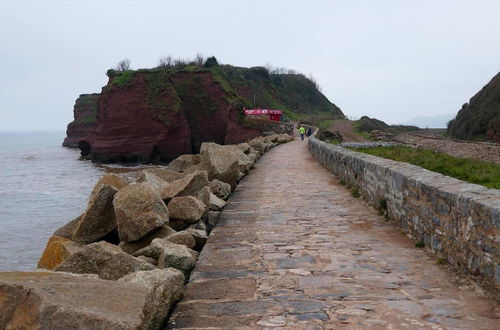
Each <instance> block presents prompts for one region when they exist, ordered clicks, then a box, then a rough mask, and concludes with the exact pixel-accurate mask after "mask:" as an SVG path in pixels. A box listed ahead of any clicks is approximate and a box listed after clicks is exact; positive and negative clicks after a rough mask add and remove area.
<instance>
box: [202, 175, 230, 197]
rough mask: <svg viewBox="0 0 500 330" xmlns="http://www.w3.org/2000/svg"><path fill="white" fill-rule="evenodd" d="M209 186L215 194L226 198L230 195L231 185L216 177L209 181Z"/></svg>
mask: <svg viewBox="0 0 500 330" xmlns="http://www.w3.org/2000/svg"><path fill="white" fill-rule="evenodd" d="M208 185H209V187H210V189H212V192H213V193H214V195H215V196H217V197H219V198H222V199H223V200H227V199H228V198H229V196H231V191H232V190H231V185H230V184H227V183H225V182H222V181H219V180H217V179H215V180H212V181H210V182H209V184H208Z"/></svg>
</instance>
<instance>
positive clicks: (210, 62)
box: [203, 56, 219, 68]
mask: <svg viewBox="0 0 500 330" xmlns="http://www.w3.org/2000/svg"><path fill="white" fill-rule="evenodd" d="M203 66H204V67H205V68H212V67H214V66H219V62H217V59H216V58H215V56H210V57H209V58H207V60H206V61H205V63H204V64H203Z"/></svg>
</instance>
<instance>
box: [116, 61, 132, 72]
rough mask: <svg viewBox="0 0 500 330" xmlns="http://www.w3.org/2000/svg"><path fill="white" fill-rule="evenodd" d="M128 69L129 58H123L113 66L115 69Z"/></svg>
mask: <svg viewBox="0 0 500 330" xmlns="http://www.w3.org/2000/svg"><path fill="white" fill-rule="evenodd" d="M128 70H130V60H129V59H128V58H124V59H123V60H121V61H120V62H118V64H117V65H116V67H115V71H128Z"/></svg>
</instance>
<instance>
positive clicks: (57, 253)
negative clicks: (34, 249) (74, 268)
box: [37, 236, 82, 270]
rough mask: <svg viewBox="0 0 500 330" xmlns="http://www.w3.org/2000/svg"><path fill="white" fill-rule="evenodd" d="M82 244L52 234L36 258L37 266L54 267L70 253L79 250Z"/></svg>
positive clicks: (50, 268)
mask: <svg viewBox="0 0 500 330" xmlns="http://www.w3.org/2000/svg"><path fill="white" fill-rule="evenodd" d="M81 248H82V245H81V244H80V243H76V242H73V241H72V240H70V239H68V238H66V237H60V236H52V237H50V238H49V240H48V241H47V246H46V247H45V250H44V251H43V253H42V256H41V257H40V260H38V265H37V267H38V268H43V269H49V270H52V269H54V268H55V267H56V266H57V265H59V264H60V263H61V262H63V261H64V260H66V259H67V258H68V257H69V256H70V255H72V254H73V253H76V252H78V251H80V249H81Z"/></svg>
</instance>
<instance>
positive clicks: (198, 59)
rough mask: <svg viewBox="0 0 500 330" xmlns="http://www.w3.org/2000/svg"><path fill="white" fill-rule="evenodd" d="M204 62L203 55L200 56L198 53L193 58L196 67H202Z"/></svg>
mask: <svg viewBox="0 0 500 330" xmlns="http://www.w3.org/2000/svg"><path fill="white" fill-rule="evenodd" d="M204 62H205V57H204V56H203V55H201V54H200V53H198V54H196V56H195V58H194V63H195V64H196V65H197V66H203V63H204Z"/></svg>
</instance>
